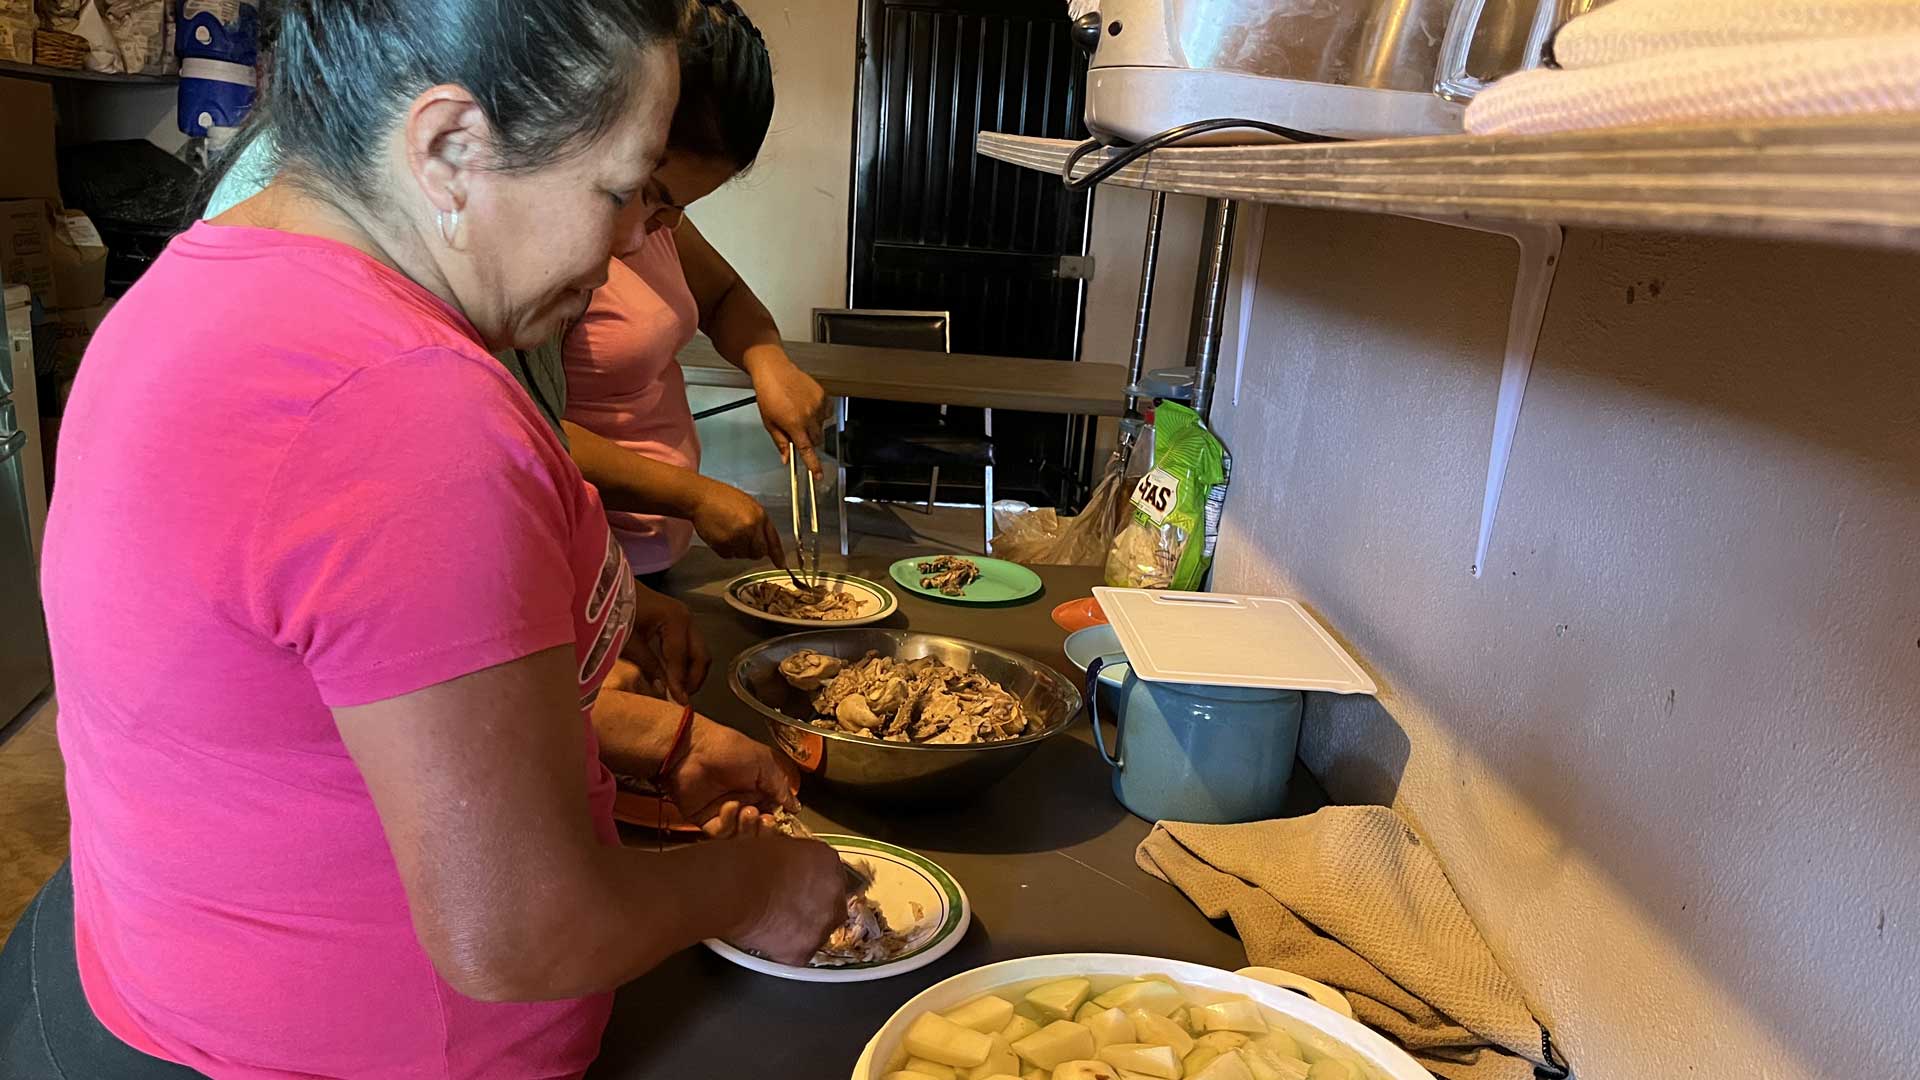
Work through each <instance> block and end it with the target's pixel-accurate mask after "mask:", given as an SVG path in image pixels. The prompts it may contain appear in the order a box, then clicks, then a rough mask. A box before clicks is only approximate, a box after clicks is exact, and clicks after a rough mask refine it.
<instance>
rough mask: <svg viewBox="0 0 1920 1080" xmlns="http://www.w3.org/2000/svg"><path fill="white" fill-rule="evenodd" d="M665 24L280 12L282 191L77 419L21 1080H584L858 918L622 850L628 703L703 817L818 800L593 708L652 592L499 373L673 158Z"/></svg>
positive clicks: (358, 10)
mask: <svg viewBox="0 0 1920 1080" xmlns="http://www.w3.org/2000/svg"><path fill="white" fill-rule="evenodd" d="M662 8H663V5H658V4H654V3H649V2H646V0H515V3H514V4H513V5H511V7H509V6H507V5H506V4H505V3H504V0H420V2H417V3H414V4H410V5H390V4H366V3H363V2H359V0H305V2H304V3H301V4H299V5H289V6H288V8H287V13H286V14H285V16H284V17H283V20H282V22H281V24H280V25H279V27H278V29H279V34H280V36H279V42H278V48H277V52H276V55H275V63H274V64H273V66H272V69H271V72H270V75H269V81H268V85H267V87H266V91H265V95H264V97H263V102H264V104H265V105H266V107H267V108H268V109H269V110H270V111H271V112H272V114H273V120H274V122H275V124H276V125H277V133H278V145H279V155H280V160H279V162H278V165H279V174H278V177H277V179H276V180H275V181H274V182H273V183H272V184H270V185H269V186H268V187H267V188H266V190H265V191H263V192H262V193H261V194H259V195H257V196H255V197H254V198H251V199H248V200H247V201H245V202H243V203H241V204H240V205H239V206H237V207H235V208H234V209H233V210H231V211H229V212H227V213H225V214H223V215H221V216H220V217H219V218H217V219H215V221H214V222H213V223H202V224H199V225H196V226H194V227H193V228H192V229H190V230H189V231H188V232H187V233H185V234H184V235H182V236H181V237H179V238H177V239H176V240H175V241H174V242H173V243H172V244H171V245H169V247H168V249H167V251H166V252H165V253H164V254H163V255H162V256H161V258H159V259H158V260H156V262H155V263H154V265H153V267H152V268H151V269H150V270H149V271H148V272H147V273H146V275H145V276H144V277H143V278H142V280H141V281H140V282H139V284H138V285H136V286H135V287H134V288H133V289H132V290H130V291H129V292H128V294H127V295H126V296H125V297H124V298H123V299H122V301H121V302H120V303H119V304H118V305H117V306H116V308H115V309H114V311H113V313H112V315H111V316H110V317H109V318H108V319H107V321H106V322H105V324H104V325H102V327H101V328H100V331H99V333H98V335H97V336H96V337H95V338H94V340H93V342H92V344H91V346H90V348H89V350H88V356H87V361H86V364H85V365H84V367H83V370H82V373H81V375H80V377H79V381H78V383H77V384H76V386H75V390H74V395H73V399H72V401H71V404H70V406H69V410H68V414H67V422H66V427H65V429H64V431H63V438H62V444H61V454H60V461H59V475H60V485H59V489H58V492H57V494H56V496H55V500H54V505H53V509H52V513H51V517H50V520H49V523H48V530H47V542H46V555H45V562H44V568H43V586H44V592H45V595H46V606H47V622H48V628H49V630H50V632H51V638H52V642H53V651H54V666H55V675H56V679H57V682H58V686H59V699H60V716H59V734H60V743H61V749H62V752H63V754H64V756H65V760H66V765H67V794H68V801H69V804H70V806H71V810H72V834H71V859H70V874H69V873H68V872H67V871H63V872H62V874H60V875H58V876H56V878H55V879H54V880H53V881H52V882H50V883H49V885H48V887H47V888H46V889H44V890H43V891H42V894H41V896H40V897H39V898H37V899H36V901H35V904H34V906H33V908H32V909H30V911H29V913H28V915H27V917H26V918H25V919H23V921H22V923H21V931H20V932H17V933H16V934H15V935H14V936H13V938H12V940H10V941H9V943H8V947H7V949H6V951H5V954H4V956H0V988H11V987H15V986H22V987H28V988H30V990H31V992H28V993H19V994H15V993H11V992H9V993H4V994H0V1075H4V1076H6V1077H9V1078H10V1080H12V1078H34V1077H39V1076H49V1077H51V1076H64V1077H77V1076H89V1077H92V1076H101V1077H107V1076H111V1077H116V1078H122V1077H124V1078H134V1080H141V1078H145V1077H148V1076H156V1077H157V1076H168V1077H172V1076H179V1075H193V1074H196V1073H197V1074H202V1075H207V1076H213V1077H217V1078H223V1080H224V1078H289V1077H313V1076H333V1077H354V1078H356V1080H386V1078H393V1080H398V1078H402V1077H408V1078H411V1077H427V1076H432V1077H459V1078H477V1077H563V1076H577V1075H580V1074H581V1073H583V1072H584V1071H585V1069H586V1068H587V1065H588V1064H589V1063H590V1062H591V1060H592V1059H593V1057H594V1055H595V1054H596V1052H597V1049H598V1046H599V1040H600V1034H601V1031H602V1029H603V1027H604V1025H605V1023H606V1019H607V1015H608V1009H609V1002H610V996H609V992H610V991H611V990H612V989H613V988H614V987H616V986H618V985H619V984H620V983H622V982H624V981H626V980H628V979H630V978H632V977H634V976H635V975H637V974H639V973H641V972H644V971H646V970H647V969H648V968H650V967H652V966H653V965H654V964H655V963H657V962H658V961H659V960H660V959H662V958H663V957H665V956H667V955H669V954H670V953H672V952H674V951H677V950H679V949H681V948H684V947H686V946H688V945H691V944H692V943H694V942H697V941H699V940H701V939H703V938H707V937H714V936H720V937H726V938H729V939H731V940H734V941H736V942H739V943H741V944H742V945H744V946H747V947H751V948H754V949H756V950H758V951H760V952H763V953H766V954H769V955H773V956H778V957H784V958H787V959H789V960H799V959H802V958H804V957H806V956H807V955H809V954H810V953H811V952H812V950H813V948H814V947H815V946H816V945H817V944H818V943H819V942H820V941H821V940H822V939H823V938H824V936H825V934H826V932H827V930H828V929H829V928H830V927H832V926H833V925H835V924H836V923H837V922H838V921H839V920H840V918H842V917H843V916H844V900H845V897H844V881H843V878H842V875H841V870H840V865H839V861H838V859H837V857H836V856H835V855H834V854H833V852H832V851H831V849H828V848H827V847H825V846H824V845H820V844H817V843H803V842H797V841H792V840H786V839H782V838H776V837H772V836H769V835H767V834H765V833H764V832H763V831H761V830H758V829H755V830H750V831H748V832H747V833H746V834H745V835H736V836H730V837H729V838H726V839H722V840H718V841H716V842H714V843H709V844H702V845H695V846H693V847H691V848H688V849H685V850H682V851H677V852H674V853H670V854H665V855H660V854H652V853H647V852H641V851H634V850H629V849H624V848H622V847H620V846H619V841H618V836H617V834H616V833H615V831H614V828H613V822H612V818H611V806H612V802H613V796H614V786H613V781H612V777H611V775H610V774H609V772H608V770H607V769H606V767H605V766H604V765H602V764H601V762H600V760H599V755H598V746H597V741H596V736H595V727H594V720H596V719H597V714H598V713H599V712H601V711H602V710H603V709H606V708H608V707H609V702H611V701H615V700H616V699H617V701H618V703H619V707H620V708H621V709H624V710H627V711H628V712H629V713H630V714H632V715H634V716H637V717H639V718H640V719H641V720H643V721H651V730H652V731H653V732H654V733H655V736H654V740H653V741H652V742H651V744H650V745H649V744H648V741H647V740H646V739H644V738H639V737H636V738H635V739H634V740H633V742H632V745H629V746H628V747H626V748H625V749H626V750H627V751H628V752H629V754H630V755H631V756H633V757H635V758H639V759H642V760H645V761H647V762H648V763H649V764H651V765H652V771H653V773H654V775H655V776H656V777H657V778H658V779H659V781H660V782H661V783H662V784H663V785H665V786H666V787H667V788H668V789H669V791H670V792H672V793H673V794H674V795H675V797H676V800H677V801H680V802H681V803H682V804H683V805H688V806H702V805H706V804H709V803H718V802H720V801H721V800H723V799H726V798H729V797H731V798H740V799H745V800H747V801H751V802H756V803H759V804H761V805H764V806H770V805H772V804H773V803H775V802H777V801H778V800H779V799H781V798H782V797H783V793H782V791H781V788H782V781H783V779H784V778H783V777H782V776H781V775H780V774H779V771H778V769H777V767H776V766H775V765H774V763H773V760H772V758H771V756H770V755H769V753H768V752H767V751H766V750H765V748H763V747H761V746H759V745H758V744H756V743H754V742H752V740H749V739H746V738H745V737H744V736H741V735H737V734H735V733H732V732H730V731H729V730H727V729H725V728H721V727H719V726H718V725H715V724H712V723H711V722H708V721H705V720H704V719H703V718H698V717H693V716H692V715H691V713H690V712H689V713H682V712H681V710H680V709H678V708H677V707H672V706H668V705H666V704H665V703H662V702H653V701H650V700H649V699H644V698H636V697H634V696H632V695H629V694H624V693H619V692H617V691H612V690H606V689H603V687H602V685H601V684H602V681H603V679H605V678H606V676H607V675H608V674H609V673H610V672H611V671H612V670H613V669H614V667H615V665H616V664H617V663H618V661H619V658H620V654H621V652H622V648H623V644H624V642H625V640H626V638H627V636H628V627H629V624H630V622H631V620H632V615H633V608H634V591H633V578H632V576H631V574H630V572H629V570H628V567H627V565H626V562H625V559H624V558H623V557H622V554H621V552H620V549H619V547H618V546H617V545H616V544H614V543H613V542H612V540H611V538H610V535H609V532H608V529H607V526H606V522H605V518H604V512H603V510H602V508H601V505H600V502H599V499H598V497H597V496H596V495H595V493H594V491H593V489H592V488H591V487H589V486H588V485H586V484H585V483H583V482H582V480H581V477H580V473H579V471H578V469H577V468H576V467H575V465H574V464H573V462H572V461H571V460H570V459H569V458H568V455H567V453H566V451H565V449H564V448H563V447H562V446H561V445H560V442H559V440H558V439H557V438H556V437H555V436H554V434H553V432H552V431H551V430H550V429H549V428H548V427H547V426H546V424H545V423H544V422H543V421H542V419H541V417H540V414H539V412H538V410H537V409H536V408H535V406H534V405H533V403H532V401H531V400H530V399H529V398H528V397H527V395H526V393H525V392H524V391H523V390H522V389H521V387H520V386H519V384H517V383H516V382H515V381H514V380H513V379H512V378H511V376H509V375H508V373H507V372H506V371H505V370H504V369H503V368H502V367H501V366H500V365H499V364H498V363H497V362H495V361H494V360H493V359H492V358H491V357H490V356H489V355H488V352H489V351H490V350H497V349H502V348H511V347H516V346H519V347H526V346H530V345H533V344H535V343H538V342H540V341H542V340H543V339H545V338H546V337H547V336H549V335H550V334H552V333H554V332H555V331H556V330H557V329H558V328H559V327H560V326H561V325H562V324H563V323H564V322H565V321H567V320H569V319H572V318H575V317H577V316H578V315H579V314H580V313H581V312H582V311H583V310H584V308H585V306H586V304H587V302H588V300H589V298H590V296H591V294H592V292H593V290H594V289H596V288H598V287H599V286H600V284H601V283H602V282H603V280H604V275H605V268H606V263H607V255H608V252H609V251H610V250H611V246H612V236H613V233H614V228H615V219H616V217H617V215H618V213H619V211H620V209H621V207H623V206H624V205H626V204H628V203H630V202H632V201H633V200H634V199H635V198H636V197H637V196H638V195H639V193H640V191H641V189H642V188H644V187H645V186H646V185H647V183H648V181H649V176H650V173H651V170H652V167H653V165H654V163H655V162H656V161H657V160H658V158H659V157H660V154H661V152H662V150H663V147H664V143H665V136H666V128H667V126H668V122H667V121H668V109H667V103H668V102H670V101H672V100H673V98H674V94H675V88H676V83H677V78H678V73H677V68H678V65H677V64H676V63H675V57H674V52H673V46H672V44H671V43H670V37H669V35H670V34H671V32H672V30H673V27H672V19H671V16H670V15H669V14H668V13H667V12H666V11H664V10H662ZM528 24H532V25H537V26H538V27H539V28H540V32H539V33H538V34H527V33H525V32H524V27H525V26H526V25H528ZM321 88H324V92H318V90H319V89H321ZM646 726H647V725H645V724H643V725H641V728H643V729H644V728H645V727H646ZM23 935H24V936H23ZM63 992H64V994H65V996H64V997H62V996H61V994H62V993H63Z"/></svg>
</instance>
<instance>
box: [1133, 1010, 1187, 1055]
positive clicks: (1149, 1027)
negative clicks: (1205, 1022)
mask: <svg viewBox="0 0 1920 1080" xmlns="http://www.w3.org/2000/svg"><path fill="white" fill-rule="evenodd" d="M1127 1019H1129V1020H1132V1021H1133V1035H1134V1038H1135V1039H1136V1040H1137V1041H1139V1042H1143V1043H1154V1044H1156V1045H1159V1046H1171V1047H1173V1052H1174V1053H1176V1054H1179V1055H1180V1056H1181V1057H1186V1056H1187V1055H1188V1054H1190V1053H1192V1052H1193V1043H1194V1039H1193V1036H1191V1035H1189V1034H1187V1032H1186V1029H1185V1028H1183V1027H1181V1026H1180V1025H1179V1024H1176V1023H1174V1022H1173V1021H1171V1020H1169V1019H1167V1018H1166V1017H1164V1016H1156V1015H1154V1014H1153V1013H1150V1012H1147V1011H1146V1010H1144V1009H1134V1010H1132V1011H1131V1012H1129V1013H1127Z"/></svg>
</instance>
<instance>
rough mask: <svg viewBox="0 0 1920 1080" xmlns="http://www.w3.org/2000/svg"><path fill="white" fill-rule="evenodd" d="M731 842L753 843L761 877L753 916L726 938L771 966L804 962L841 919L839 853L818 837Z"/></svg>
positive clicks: (843, 883) (843, 884)
mask: <svg viewBox="0 0 1920 1080" xmlns="http://www.w3.org/2000/svg"><path fill="white" fill-rule="evenodd" d="M732 842H733V843H740V844H751V845H753V848H754V851H753V853H752V857H753V859H754V863H755V868H756V870H757V871H760V872H762V873H764V874H765V876H764V877H762V878H761V879H760V881H761V885H760V890H759V895H760V900H759V903H758V904H757V905H756V910H755V912H754V914H753V915H752V916H751V917H750V918H749V919H747V921H746V922H745V923H744V924H742V925H741V926H740V928H739V929H737V930H736V931H734V932H733V933H730V934H728V935H727V936H726V940H727V941H728V942H730V943H732V944H733V945H734V946H736V947H738V948H741V949H745V950H747V951H748V952H752V953H757V954H758V955H760V956H764V957H766V958H767V959H769V960H772V961H773V962H774V963H777V964H793V965H801V964H805V963H806V962H807V961H808V960H811V959H812V958H813V954H814V953H815V952H816V951H818V950H819V948H820V946H821V945H822V944H823V943H825V942H826V940H827V935H828V934H831V933H833V931H834V930H835V929H836V928H838V927H839V926H841V925H842V924H843V923H845V922H846V921H847V877H846V872H845V871H843V870H841V869H840V853H839V852H837V851H835V850H833V849H832V848H830V847H828V846H827V845H825V844H823V843H821V842H820V841H818V840H794V839H790V838H788V837H785V836H773V837H764V836H762V837H754V838H750V839H743V840H737V841H732Z"/></svg>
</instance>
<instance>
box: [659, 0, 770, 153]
mask: <svg viewBox="0 0 1920 1080" xmlns="http://www.w3.org/2000/svg"><path fill="white" fill-rule="evenodd" d="M679 32H680V107H679V108H678V109H677V110H676V111H675V112H674V114H673V128H672V130H671V131H669V132H668V134H667V145H668V146H669V147H671V148H673V149H676V150H686V151H690V152H692V153H695V154H700V155H702V156H705V157H719V158H725V159H726V160H727V161H729V162H732V163H733V166H734V168H735V170H736V171H739V170H744V169H746V168H747V167H748V166H750V165H752V164H753V161H754V159H755V158H757V157H759V156H760V147H761V145H762V144H764V143H765V142H766V141H767V128H768V127H769V126H771V125H772V123H773V62H772V61H771V60H770V59H768V57H767V42H766V39H765V38H763V37H761V36H760V31H759V29H758V28H757V27H755V26H754V25H753V20H752V19H749V18H747V13H746V12H744V11H742V10H740V5H739V4H738V3H735V2H734V0H682V7H681V12H680V27H679Z"/></svg>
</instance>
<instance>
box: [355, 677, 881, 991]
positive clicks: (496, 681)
mask: <svg viewBox="0 0 1920 1080" xmlns="http://www.w3.org/2000/svg"><path fill="white" fill-rule="evenodd" d="M574 666H575V664H574V654H573V647H572V646H571V645H568V646H562V647H559V648H554V649H548V650H546V651H544V652H540V653H536V654H534V655H532V656H529V657H525V658H523V659H520V660H516V661H513V662H511V663H507V664H502V665H500V666H498V667H493V668H488V669H486V670H483V671H479V672H475V673H474V674H472V675H467V676H464V677H462V678H458V679H454V680H452V681H449V682H445V683H441V684H439V685H437V686H432V687H428V688H427V689H425V690H420V691H417V692H415V693H411V694H405V695H402V696H400V697H396V698H392V699H390V700H387V701H382V702H378V703H375V704H371V705H361V706H354V707H350V708H340V709H335V710H334V720H335V723H336V724H337V725H338V727H339V730H340V734H341V737H342V739H343V740H344V741H345V742H346V746H347V749H348V751H349V752H350V753H351V754H352V755H353V759H354V763H355V764H356V765H357V766H358V767H359V769H360V772H361V775H362V776H363V777H364V778H365V780H366V783H367V788H368V790H369V792H371V794H372V796H373V801H374V806H375V807H376V809H377V810H378V811H379V814H380V820H381V824H382V825H383V826H384V828H385V830H386V833H387V840H388V843H389V845H390V846H391V847H392V850H393V854H394V859H395V861H396V862H397V863H398V865H399V870H400V877H401V881H402V883H403V884H404V885H405V887H406V891H407V901H408V906H409V908H410V909H411V911H412V913H413V921H414V933H415V934H416V935H417V936H418V938H419V940H420V943H421V945H422V946H423V947H424V948H425V949H426V951H427V955H428V956H429V957H430V958H431V959H432V961H433V964H434V967H435V969H436V970H437V971H439V972H440V974H441V976H442V977H443V978H445V979H446V980H447V982H448V983H450V984H451V985H452V986H453V987H454V988H455V989H457V990H459V991H460V992H461V993H463V994H466V995H468V996H470V997H473V998H477V999H479V1000H483V1001H534V1000H550V999H558V998H569V997H579V996H581V995H584V994H590V993H596V992H600V991H605V990H611V989H613V988H614V987H616V986H619V985H620V984H621V983H624V982H626V981H628V980H630V979H632V978H634V977H635V976H637V975H640V974H641V973H643V972H645V971H647V970H648V969H650V968H652V967H653V966H654V965H656V964H658V963H659V962H660V961H661V960H663V959H665V958H666V957H667V956H669V955H671V954H673V953H674V952H677V951H679V950H680V949H683V948H686V947H687V946H689V945H692V944H694V943H695V942H698V941H701V940H703V939H705V938H709V937H721V938H725V939H727V940H730V941H734V942H736V943H739V944H741V945H742V946H744V947H749V948H752V949H755V950H757V951H759V952H762V953H765V954H767V955H770V956H774V957H777V958H782V959H784V960H785V961H786V962H789V963H798V962H802V961H804V960H805V959H806V957H807V956H809V955H811V953H812V951H813V949H814V948H815V947H817V946H818V945H819V943H820V942H821V941H822V940H824V939H825V937H826V934H827V932H828V931H829V930H830V929H831V928H832V927H833V926H835V925H837V924H838V923H839V922H840V921H841V920H842V919H844V918H845V893H844V879H843V877H842V875H841V871H840V866H839V858H838V856H836V855H835V854H834V852H833V850H832V849H831V848H828V847H826V846H825V845H824V844H806V843H800V842H796V841H792V840H787V839H785V838H766V837H758V836H756V837H749V838H745V839H738V840H727V841H720V842H715V843H710V844H698V845H694V846H691V847H688V848H685V849H682V850H678V851H675V852H672V853H670V854H650V853H646V852H641V851H636V850H633V849H628V848H621V847H610V846H607V845H604V844H601V843H600V842H599V840H598V838H597V837H596V835H595V833H594V830H593V827H592V824H591V822H590V821H589V820H588V818H587V815H586V814H585V812H584V808H585V807H586V805H587V791H586V771H585V769H584V768H583V764H582V763H583V760H584V758H585V755H586V738H585V729H584V727H583V726H582V725H581V724H580V723H579V721H578V716H579V713H578V711H577V710H578V704H577V702H576V701H575V700H574V699H575V694H576V691H575V685H576V673H575V671H574Z"/></svg>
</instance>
